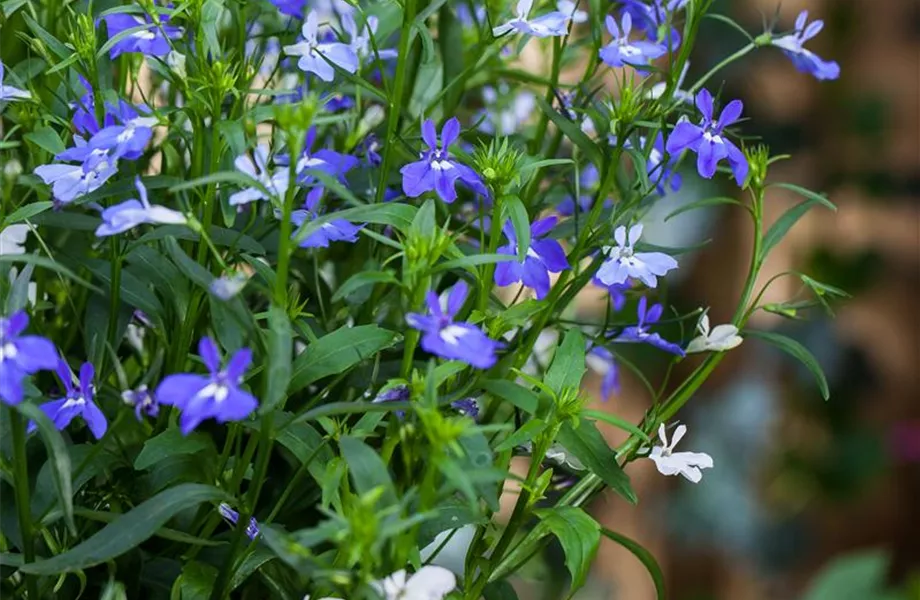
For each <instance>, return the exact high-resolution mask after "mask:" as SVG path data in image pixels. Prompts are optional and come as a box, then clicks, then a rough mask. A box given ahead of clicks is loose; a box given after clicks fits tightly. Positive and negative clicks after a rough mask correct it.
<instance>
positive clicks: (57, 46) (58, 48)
mask: <svg viewBox="0 0 920 600" xmlns="http://www.w3.org/2000/svg"><path fill="white" fill-rule="evenodd" d="M22 20H23V21H25V22H26V25H28V26H29V29H31V30H32V33H34V34H35V35H36V36H38V39H40V40H41V41H43V42H44V43H45V45H47V46H48V48H49V49H50V50H51V51H52V52H54V53H55V54H57V56H58V58H67V57H68V56H70V55H71V54H72V53H73V48H71V47H69V46H67V45H65V44H64V43H63V42H62V41H61V40H59V39H57V38H56V37H54V36H53V35H51V34H50V33H48V31H47V30H46V29H45V28H44V27H42V26H41V25H39V24H38V23H36V22H35V19H33V18H32V17H31V16H29V14H28V13H27V12H24V13H22Z"/></svg>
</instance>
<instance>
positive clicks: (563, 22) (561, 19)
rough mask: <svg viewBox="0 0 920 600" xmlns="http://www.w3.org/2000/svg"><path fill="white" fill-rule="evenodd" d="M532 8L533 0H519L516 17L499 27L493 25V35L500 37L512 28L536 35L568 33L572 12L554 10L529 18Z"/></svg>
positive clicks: (515, 11)
mask: <svg viewBox="0 0 920 600" xmlns="http://www.w3.org/2000/svg"><path fill="white" fill-rule="evenodd" d="M531 8H533V0H518V3H517V6H516V7H515V10H514V18H512V19H511V20H510V21H508V22H507V23H503V24H501V25H499V26H498V27H493V28H492V35H494V36H495V37H498V36H500V35H505V34H506V33H508V32H509V31H511V30H517V31H518V32H520V33H525V34H529V35H532V36H534V37H552V36H557V35H565V34H566V33H568V30H569V20H570V19H571V16H572V15H571V14H568V15H567V14H565V13H562V12H559V11H553V12H550V13H547V14H545V15H542V16H540V17H537V18H535V19H528V18H527V15H529V14H530V9H531Z"/></svg>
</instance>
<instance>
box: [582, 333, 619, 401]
mask: <svg viewBox="0 0 920 600" xmlns="http://www.w3.org/2000/svg"><path fill="white" fill-rule="evenodd" d="M585 362H586V363H587V365H588V367H589V368H590V369H591V370H592V371H594V372H596V373H597V374H599V375H600V376H601V400H603V401H604V402H606V401H607V400H609V399H610V396H612V395H613V394H615V393H616V394H619V393H620V369H619V367H618V366H617V363H616V360H615V359H614V356H613V353H612V352H610V350H608V349H607V348H604V347H603V346H595V345H594V344H593V343H589V350H588V354H587V356H586V357H585Z"/></svg>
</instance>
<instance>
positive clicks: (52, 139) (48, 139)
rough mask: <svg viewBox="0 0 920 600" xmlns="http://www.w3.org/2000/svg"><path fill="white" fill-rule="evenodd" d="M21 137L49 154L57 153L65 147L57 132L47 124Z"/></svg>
mask: <svg viewBox="0 0 920 600" xmlns="http://www.w3.org/2000/svg"><path fill="white" fill-rule="evenodd" d="M22 137H23V138H24V139H25V140H26V141H28V142H31V143H33V144H35V145H36V146H38V147H39V148H41V149H42V150H45V151H46V152H48V153H50V154H59V153H61V152H63V151H64V150H66V149H67V147H66V146H65V145H64V142H62V141H61V138H60V137H59V136H58V134H57V132H56V131H55V130H54V129H52V128H50V127H48V126H47V125H43V126H41V127H37V128H36V129H35V131H33V132H31V133H27V134H25V135H24V136H22Z"/></svg>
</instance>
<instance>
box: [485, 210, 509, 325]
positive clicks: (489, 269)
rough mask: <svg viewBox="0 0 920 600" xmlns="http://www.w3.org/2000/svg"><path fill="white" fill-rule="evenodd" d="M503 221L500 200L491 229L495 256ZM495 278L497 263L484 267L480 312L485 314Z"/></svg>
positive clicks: (491, 242)
mask: <svg viewBox="0 0 920 600" xmlns="http://www.w3.org/2000/svg"><path fill="white" fill-rule="evenodd" d="M503 220H504V215H503V214H502V203H501V199H500V198H498V199H497V200H496V202H495V207H494V209H493V210H492V223H491V225H490V227H489V246H488V250H487V253H488V254H495V251H496V250H497V249H498V244H499V242H500V241H501V235H502V225H504V223H502V221H503ZM494 276H495V263H490V264H487V265H483V273H482V281H481V282H480V283H479V310H480V311H481V312H483V313H485V312H486V309H487V308H488V307H489V293H491V291H492V278H493V277H494Z"/></svg>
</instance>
